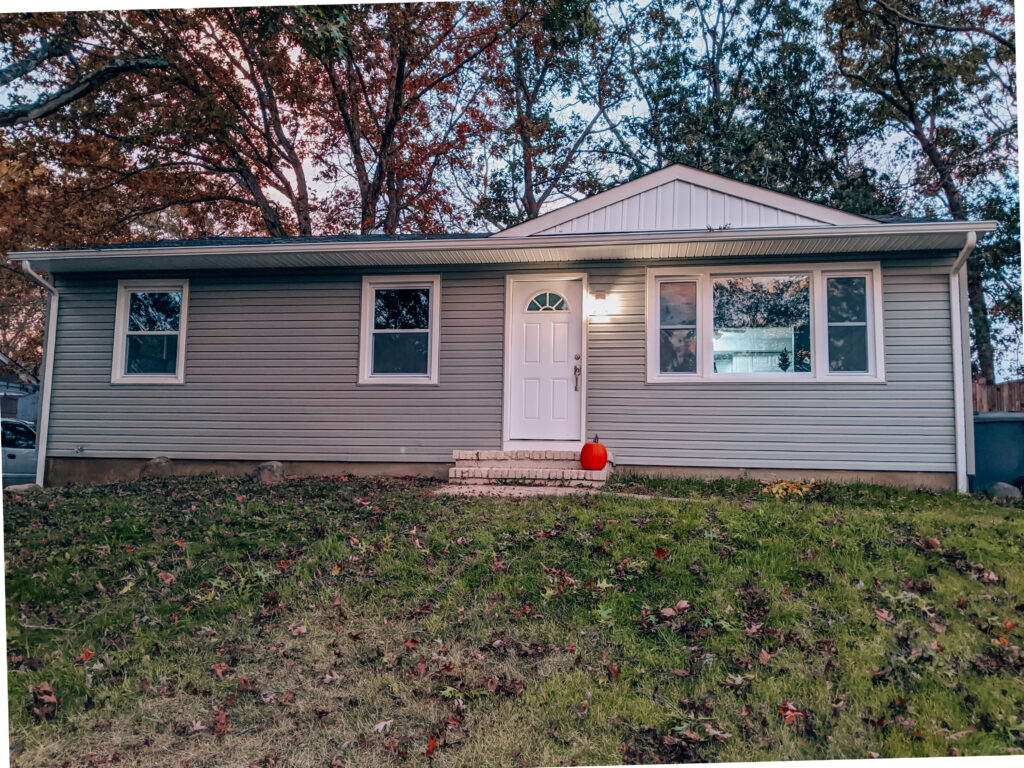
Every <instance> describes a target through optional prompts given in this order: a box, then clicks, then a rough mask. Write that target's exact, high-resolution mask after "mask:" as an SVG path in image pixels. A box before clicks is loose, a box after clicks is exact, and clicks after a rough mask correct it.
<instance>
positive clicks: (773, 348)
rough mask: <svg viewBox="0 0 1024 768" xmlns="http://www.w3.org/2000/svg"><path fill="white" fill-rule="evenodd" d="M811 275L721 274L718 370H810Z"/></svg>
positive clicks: (714, 346)
mask: <svg viewBox="0 0 1024 768" xmlns="http://www.w3.org/2000/svg"><path fill="white" fill-rule="evenodd" d="M810 284H811V283H810V278H809V277H808V276H807V275H786V276H778V277H728V278H717V279H716V280H715V285H714V333H713V334H712V349H713V350H714V359H715V373H807V372H809V371H810V370H811V289H810Z"/></svg>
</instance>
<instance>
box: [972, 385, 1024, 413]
mask: <svg viewBox="0 0 1024 768" xmlns="http://www.w3.org/2000/svg"><path fill="white" fill-rule="evenodd" d="M973 389H974V410H975V411H979V412H986V411H1016V412H1018V413H1019V412H1021V411H1024V380H1021V381H1004V382H1003V383H1002V384H988V383H986V382H984V381H975V382H974V383H973Z"/></svg>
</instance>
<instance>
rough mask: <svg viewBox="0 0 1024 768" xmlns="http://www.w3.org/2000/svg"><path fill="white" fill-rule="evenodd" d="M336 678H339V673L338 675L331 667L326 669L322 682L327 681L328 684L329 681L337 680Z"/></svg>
mask: <svg viewBox="0 0 1024 768" xmlns="http://www.w3.org/2000/svg"><path fill="white" fill-rule="evenodd" d="M338 680H341V675H339V674H338V673H337V672H335V671H334V670H333V669H329V670H327V674H326V675H324V682H325V683H327V684H328V685H329V684H331V683H335V682H337V681H338Z"/></svg>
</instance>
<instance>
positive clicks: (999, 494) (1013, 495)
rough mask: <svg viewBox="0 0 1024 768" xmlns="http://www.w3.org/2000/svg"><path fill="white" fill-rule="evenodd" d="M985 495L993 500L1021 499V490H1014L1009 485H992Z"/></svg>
mask: <svg viewBox="0 0 1024 768" xmlns="http://www.w3.org/2000/svg"><path fill="white" fill-rule="evenodd" d="M985 493H986V494H988V496H989V497H990V498H993V499H1019V498H1020V497H1021V492H1020V490H1019V489H1017V488H1014V487H1013V486H1012V485H1010V484H1009V483H996V484H994V485H990V486H989V487H988V490H986V491H985Z"/></svg>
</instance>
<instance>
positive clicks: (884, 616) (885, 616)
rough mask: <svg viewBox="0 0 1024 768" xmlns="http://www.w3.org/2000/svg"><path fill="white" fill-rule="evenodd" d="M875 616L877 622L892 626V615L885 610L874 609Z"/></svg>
mask: <svg viewBox="0 0 1024 768" xmlns="http://www.w3.org/2000/svg"><path fill="white" fill-rule="evenodd" d="M875 616H877V617H878V620H879V621H883V622H885V623H886V624H892V622H893V615H892V613H890V612H889V611H887V610H886V609H885V608H875Z"/></svg>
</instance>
